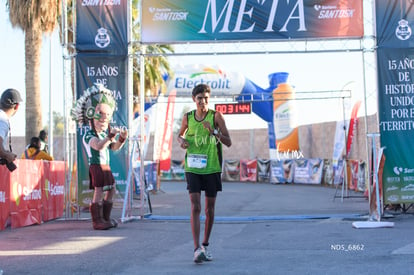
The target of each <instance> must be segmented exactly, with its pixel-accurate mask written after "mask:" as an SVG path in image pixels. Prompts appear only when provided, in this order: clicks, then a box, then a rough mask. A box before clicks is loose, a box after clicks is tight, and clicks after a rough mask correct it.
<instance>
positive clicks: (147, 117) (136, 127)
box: [129, 108, 153, 167]
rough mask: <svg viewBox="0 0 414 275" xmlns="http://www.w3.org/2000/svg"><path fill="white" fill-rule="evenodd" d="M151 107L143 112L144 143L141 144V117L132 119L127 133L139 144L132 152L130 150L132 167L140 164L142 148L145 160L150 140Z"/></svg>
mask: <svg viewBox="0 0 414 275" xmlns="http://www.w3.org/2000/svg"><path fill="white" fill-rule="evenodd" d="M152 117H153V114H152V108H148V109H147V110H145V112H144V137H143V138H144V144H141V117H140V116H138V117H136V118H135V119H134V120H133V121H132V125H131V131H130V133H129V135H130V138H133V140H134V142H137V144H138V145H139V146H135V150H134V152H132V160H133V161H132V165H133V167H137V166H139V165H141V163H140V161H141V158H140V154H141V151H140V149H142V151H143V153H142V158H143V159H144V160H145V157H146V155H147V152H148V144H149V141H150V137H151V135H150V129H151V120H152ZM141 146H143V147H141Z"/></svg>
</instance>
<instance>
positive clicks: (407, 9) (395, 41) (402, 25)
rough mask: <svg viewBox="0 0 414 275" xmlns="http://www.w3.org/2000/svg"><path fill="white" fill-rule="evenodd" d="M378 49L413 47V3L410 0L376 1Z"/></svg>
mask: <svg viewBox="0 0 414 275" xmlns="http://www.w3.org/2000/svg"><path fill="white" fill-rule="evenodd" d="M375 4H376V6H375V11H376V28H377V45H378V47H380V48H381V47H387V48H412V47H414V39H413V27H414V9H413V8H414V3H413V1H412V0H398V1H396V0H376V1H375Z"/></svg>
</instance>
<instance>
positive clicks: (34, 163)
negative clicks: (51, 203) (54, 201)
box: [10, 160, 44, 228]
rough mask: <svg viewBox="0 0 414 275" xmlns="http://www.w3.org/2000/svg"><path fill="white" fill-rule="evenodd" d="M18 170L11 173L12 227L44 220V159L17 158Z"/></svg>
mask: <svg viewBox="0 0 414 275" xmlns="http://www.w3.org/2000/svg"><path fill="white" fill-rule="evenodd" d="M15 163H16V165H17V167H18V168H17V170H16V171H15V172H13V173H11V174H10V217H11V227H12V228H17V227H22V226H28V225H32V224H40V223H41V222H42V188H41V183H42V182H44V176H43V175H44V172H43V161H42V160H16V162H15Z"/></svg>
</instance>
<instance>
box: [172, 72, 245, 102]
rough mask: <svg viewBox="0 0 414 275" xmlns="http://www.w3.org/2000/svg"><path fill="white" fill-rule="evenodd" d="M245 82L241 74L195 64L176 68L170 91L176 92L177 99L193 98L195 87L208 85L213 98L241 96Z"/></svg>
mask: <svg viewBox="0 0 414 275" xmlns="http://www.w3.org/2000/svg"><path fill="white" fill-rule="evenodd" d="M245 82H246V79H245V77H244V76H243V75H241V74H240V73H235V72H226V71H223V70H222V69H220V68H218V67H212V66H205V65H197V64H195V65H187V66H180V67H176V68H174V78H172V79H170V80H169V83H168V91H173V90H176V95H177V97H180V96H188V97H191V92H192V90H193V88H194V87H195V86H197V85H198V84H207V85H209V86H210V87H211V95H212V96H220V95H221V96H231V95H239V94H240V93H241V91H242V89H243V88H244V84H245Z"/></svg>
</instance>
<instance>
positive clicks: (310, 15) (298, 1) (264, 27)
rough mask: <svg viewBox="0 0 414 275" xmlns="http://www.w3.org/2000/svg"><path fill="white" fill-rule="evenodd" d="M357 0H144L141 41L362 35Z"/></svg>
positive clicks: (170, 41) (351, 36)
mask: <svg viewBox="0 0 414 275" xmlns="http://www.w3.org/2000/svg"><path fill="white" fill-rule="evenodd" d="M362 4H363V1H361V0H348V1H343V0H320V1H305V0H259V1H258V0H245V1H236V0H199V1H193V0H143V1H142V30H141V32H142V33H141V38H142V42H143V43H174V42H184V41H217V40H220V41H224V40H233V41H239V40H265V39H268V40H287V39H306V38H345V37H346V38H360V37H362V36H363V12H362V6H363V5H362Z"/></svg>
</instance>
